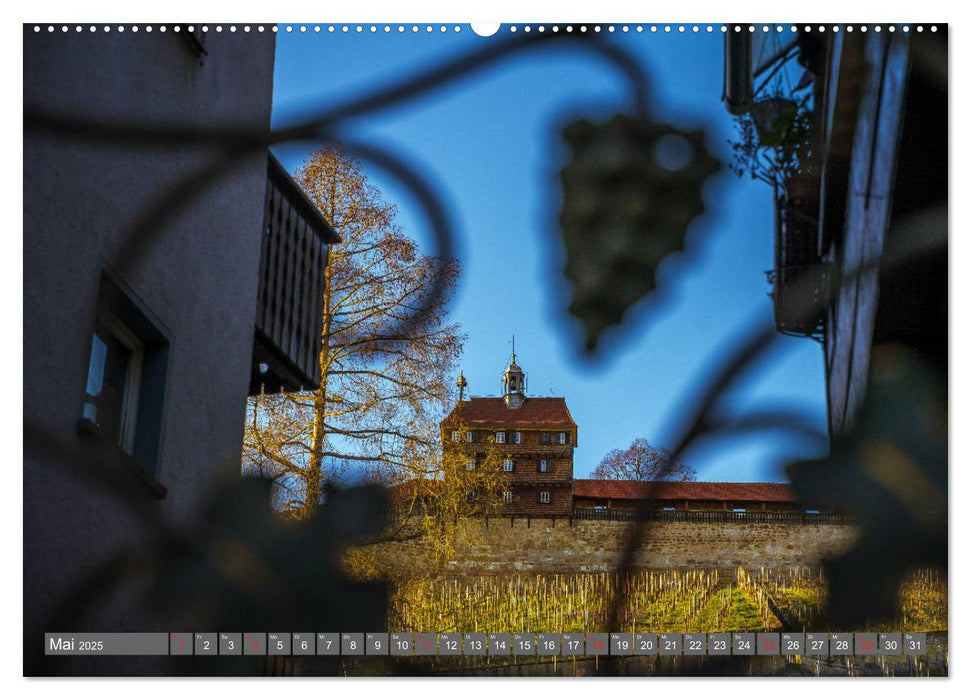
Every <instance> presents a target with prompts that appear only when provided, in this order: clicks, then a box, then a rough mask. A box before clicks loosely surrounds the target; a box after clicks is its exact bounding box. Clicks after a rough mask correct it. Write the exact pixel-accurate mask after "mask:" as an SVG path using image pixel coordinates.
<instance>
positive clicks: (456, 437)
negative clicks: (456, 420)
mask: <svg viewBox="0 0 971 700" xmlns="http://www.w3.org/2000/svg"><path fill="white" fill-rule="evenodd" d="M461 439H462V433H460V432H459V431H458V430H453V431H452V442H458V441H460V440H461Z"/></svg>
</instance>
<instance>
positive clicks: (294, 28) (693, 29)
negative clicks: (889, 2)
mask: <svg viewBox="0 0 971 700" xmlns="http://www.w3.org/2000/svg"><path fill="white" fill-rule="evenodd" d="M58 29H60V31H61V32H62V33H67V32H70V31H71V30H72V29H73V30H74V32H75V33H80V32H83V31H85V30H87V31H88V32H91V33H95V32H98V31H99V30H101V31H103V32H106V33H107V32H118V33H124V32H126V31H129V32H131V33H133V34H136V33H138V32H139V31H143V32H146V33H149V34H150V33H151V32H152V31H154V30H157V31H159V32H161V33H165V32H166V31H172V32H175V33H178V32H181V31H188V32H195V31H196V30H197V29H198V30H201V31H202V32H210V31H215V32H222V31H224V30H225V31H228V32H229V33H236V32H243V33H249V32H257V33H261V32H273V33H278V32H287V33H294V32H296V33H300V34H306V33H313V34H320V33H323V32H326V33H328V34H363V33H365V32H367V33H371V34H376V33H378V32H383V33H385V34H391V33H398V34H405V33H412V34H418V33H422V31H423V30H424V33H425V34H433V33H434V34H445V33H449V32H453V33H456V34H458V33H460V32H462V31H463V28H462V27H461V26H460V25H457V24H456V25H452V26H449V25H444V24H442V25H431V24H426V25H419V24H410V25H404V24H398V25H390V24H385V25H376V24H371V25H362V24H356V25H354V24H340V25H335V24H329V25H320V24H312V25H307V24H298V25H293V24H285V25H276V24H272V25H263V24H257V25H249V24H244V25H240V26H237V25H235V24H230V25H226V26H225V27H224V26H223V25H221V24H217V25H213V26H211V27H210V26H209V25H202V26H199V27H196V26H194V25H184V26H183V25H174V26H169V25H158V26H155V27H153V26H152V25H150V24H149V25H138V24H131V25H124V24H118V25H107V24H106V25H100V26H96V25H93V24H91V25H80V24H76V25H67V24H61V25H54V24H48V25H40V24H35V25H34V33H35V34H39V33H41V32H43V31H45V30H46V31H47V32H48V33H54V32H56V31H57V30H58ZM504 29H505V31H506V32H508V33H511V34H515V33H516V32H519V31H522V32H524V33H529V32H532V31H536V32H539V33H541V34H542V33H544V32H546V31H547V30H549V31H550V32H552V33H557V32H560V31H565V32H567V33H570V32H580V33H585V32H593V33H599V32H607V33H612V32H621V33H630V32H634V33H638V34H639V33H644V32H648V33H651V34H656V33H664V34H671V33H675V32H677V33H679V34H688V33H691V34H701V33H705V34H711V33H713V32H715V31H719V32H721V33H726V32H728V31H734V32H742V31H748V32H750V33H755V32H757V31H760V32H763V33H769V32H772V31H774V32H776V33H781V32H786V31H788V32H799V31H802V32H807V33H808V32H833V33H838V32H840V31H846V32H854V31H860V32H864V33H865V32H867V31H870V30H872V31H874V32H878V33H879V32H881V31H884V30H886V31H888V32H896V31H897V30H898V29H899V30H900V31H902V32H904V33H908V32H910V31H911V30H915V31H917V32H918V33H922V32H924V31H925V30H927V31H930V32H936V31H937V25H935V24H931V25H926V26H925V25H922V24H918V25H909V24H902V25H897V24H872V25H867V24H860V25H854V24H846V25H839V24H833V25H823V24H820V25H808V24H807V25H802V26H800V25H796V24H788V25H782V24H772V25H769V24H749V25H744V24H732V25H728V24H721V25H712V24H706V25H699V24H687V25H686V24H677V25H672V24H649V25H644V24H634V25H631V24H581V25H563V26H561V25H556V24H553V25H543V24H538V25H530V24H525V25H516V24H511V25H507V26H505V27H504ZM473 33H474V32H473Z"/></svg>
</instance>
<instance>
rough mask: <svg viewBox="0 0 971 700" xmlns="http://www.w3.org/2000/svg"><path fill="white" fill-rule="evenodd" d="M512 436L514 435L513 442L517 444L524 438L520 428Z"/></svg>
mask: <svg viewBox="0 0 971 700" xmlns="http://www.w3.org/2000/svg"><path fill="white" fill-rule="evenodd" d="M512 437H513V440H512V441H513V444H515V445H518V444H519V443H520V442H521V441H522V439H523V436H522V433H520V432H519V431H518V430H517V431H516V432H515V433H513V436H512Z"/></svg>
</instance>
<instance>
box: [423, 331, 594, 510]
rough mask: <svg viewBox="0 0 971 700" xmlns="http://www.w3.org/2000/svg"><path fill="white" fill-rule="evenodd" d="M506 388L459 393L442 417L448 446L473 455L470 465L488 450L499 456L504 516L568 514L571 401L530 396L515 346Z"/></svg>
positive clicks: (572, 426)
mask: <svg viewBox="0 0 971 700" xmlns="http://www.w3.org/2000/svg"><path fill="white" fill-rule="evenodd" d="M459 381H460V382H461V383H460V387H461V388H462V389H463V390H464V382H462V379H460V380H459ZM502 387H503V395H502V397H472V398H469V399H467V400H466V399H464V398H463V397H460V400H459V402H458V403H457V404H456V405H455V408H453V409H452V411H451V413H449V415H448V416H447V417H446V418H445V420H444V421H442V425H441V432H442V445H443V450H445V451H446V452H452V453H457V452H459V451H461V452H462V453H463V454H466V455H468V460H467V462H468V463H467V465H466V468H468V469H475V468H476V463H477V461H480V460H481V459H482V458H483V457H484V455H485V453H486V451H490V452H493V453H495V454H497V455H498V458H499V459H500V460H501V468H502V471H503V476H504V481H505V482H506V484H507V486H506V487H505V488H504V489H503V493H502V509H503V512H504V513H505V514H507V515H543V516H558V515H559V516H568V515H569V514H570V512H571V510H572V493H573V451H574V449H575V448H576V445H577V424H576V422H575V421H574V420H573V417H572V416H571V415H570V409H569V408H568V407H567V405H566V399H564V398H562V397H539V396H528V395H527V393H526V387H527V382H526V373H525V372H524V371H523V369H522V367H520V366H519V365H518V364H517V363H516V353H515V350H514V351H513V353H512V358H511V360H510V363H509V366H508V367H506V369H505V371H504V372H503V373H502Z"/></svg>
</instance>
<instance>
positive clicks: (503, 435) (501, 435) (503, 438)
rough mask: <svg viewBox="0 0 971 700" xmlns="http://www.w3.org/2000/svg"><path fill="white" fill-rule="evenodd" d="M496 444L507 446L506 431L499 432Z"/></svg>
mask: <svg viewBox="0 0 971 700" xmlns="http://www.w3.org/2000/svg"><path fill="white" fill-rule="evenodd" d="M496 442H498V443H499V444H500V445H504V444H506V433H505V431H503V430H500V431H499V432H497V433H496Z"/></svg>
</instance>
